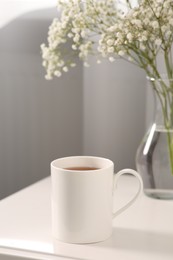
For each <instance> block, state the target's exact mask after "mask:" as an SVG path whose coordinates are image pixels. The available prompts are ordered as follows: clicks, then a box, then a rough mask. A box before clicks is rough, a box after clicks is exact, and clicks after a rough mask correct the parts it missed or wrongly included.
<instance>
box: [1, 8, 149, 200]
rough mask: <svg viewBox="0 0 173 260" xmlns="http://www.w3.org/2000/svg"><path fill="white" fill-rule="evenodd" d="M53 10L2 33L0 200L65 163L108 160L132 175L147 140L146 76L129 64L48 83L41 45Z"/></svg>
mask: <svg viewBox="0 0 173 260" xmlns="http://www.w3.org/2000/svg"><path fill="white" fill-rule="evenodd" d="M56 15H57V13H56V10H54V9H50V10H40V11H35V12H31V13H28V14H25V15H23V16H20V17H19V18H18V19H16V20H14V21H13V22H11V23H9V24H8V25H6V26H5V27H3V28H2V29H0V39H1V40H0V80H1V81H0V198H2V197H5V196H7V195H9V194H11V193H13V192H15V191H17V190H19V189H21V188H22V187H25V186H27V185H29V184H31V183H34V182H35V181H37V180H39V179H41V178H43V177H45V176H47V175H49V174H50V170H49V164H50V162H51V161H52V160H53V159H55V158H58V157H61V156H68V155H79V154H87V155H96V156H105V157H108V158H110V159H112V160H113V161H114V162H115V169H116V170H119V169H120V168H124V167H133V168H134V167H135V153H136V149H137V147H138V145H139V142H140V141H141V138H142V137H143V134H144V132H145V120H144V118H145V88H144V85H145V75H144V73H143V72H142V71H141V70H140V69H138V68H137V67H134V66H133V65H130V64H129V63H127V62H124V61H117V62H116V63H114V64H110V63H109V62H107V61H105V62H103V64H101V65H96V63H95V58H93V59H92V60H91V65H92V66H91V67H90V68H85V69H83V68H82V65H81V64H80V63H79V64H78V66H77V68H75V69H73V70H72V71H71V72H69V73H67V74H65V75H64V76H63V77H62V78H60V79H54V80H53V81H46V80H45V79H44V69H43V68H42V66H41V55H40V44H41V43H42V42H46V37H47V30H48V26H49V24H50V23H51V21H52V18H53V17H55V16H56Z"/></svg>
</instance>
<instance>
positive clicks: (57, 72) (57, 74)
mask: <svg viewBox="0 0 173 260" xmlns="http://www.w3.org/2000/svg"><path fill="white" fill-rule="evenodd" d="M54 75H55V76H57V77H61V75H62V73H61V72H60V71H59V70H55V72H54Z"/></svg>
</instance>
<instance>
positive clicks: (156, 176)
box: [136, 77, 173, 199]
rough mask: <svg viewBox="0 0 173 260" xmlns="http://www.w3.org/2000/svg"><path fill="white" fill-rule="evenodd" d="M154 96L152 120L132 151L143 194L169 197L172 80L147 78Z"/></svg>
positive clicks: (172, 190)
mask: <svg viewBox="0 0 173 260" xmlns="http://www.w3.org/2000/svg"><path fill="white" fill-rule="evenodd" d="M147 81H148V84H149V85H150V87H151V88H152V89H153V95H154V99H153V100H154V120H153V123H152V125H151V127H150V129H149V131H148V132H147V133H146V135H145V136H144V138H143V140H142V142H141V144H140V145H139V147H138V150H137V154H136V167H137V170H138V172H139V173H140V174H141V176H142V179H143V182H144V193H145V194H146V195H147V196H149V197H153V198H157V199H173V80H172V79H167V78H163V79H160V78H159V79H154V78H149V77H147Z"/></svg>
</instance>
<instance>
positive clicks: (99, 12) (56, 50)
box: [41, 0, 173, 173]
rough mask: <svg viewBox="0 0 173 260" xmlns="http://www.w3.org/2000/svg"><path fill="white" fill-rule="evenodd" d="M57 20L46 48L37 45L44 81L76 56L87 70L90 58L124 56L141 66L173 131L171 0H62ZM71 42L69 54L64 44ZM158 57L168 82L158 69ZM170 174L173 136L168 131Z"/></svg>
mask: <svg viewBox="0 0 173 260" xmlns="http://www.w3.org/2000/svg"><path fill="white" fill-rule="evenodd" d="M58 10H60V18H55V19H54V20H53V22H52V24H51V26H50V28H49V32H48V45H47V46H46V45H45V44H42V45H41V50H42V58H43V66H44V67H45V68H46V71H47V74H46V79H52V78H53V77H54V76H58V77H59V76H61V75H62V73H63V72H67V71H68V70H69V68H71V67H74V66H76V63H75V58H76V56H78V57H79V58H80V59H82V60H83V62H84V65H85V66H89V62H88V58H89V56H90V55H95V57H97V63H100V62H101V61H102V59H103V58H107V59H109V60H110V62H114V60H115V59H116V58H122V59H125V60H128V61H130V62H131V63H133V64H135V65H137V66H138V67H140V68H142V69H143V70H144V71H145V72H146V74H147V75H148V77H150V78H153V79H160V85H159V87H158V85H157V84H156V82H155V81H154V80H153V81H152V86H153V89H154V90H155V91H156V94H157V95H158V98H159V100H160V102H161V106H162V111H163V115H164V125H165V127H166V129H167V130H170V129H172V128H173V80H172V78H173V63H172V53H171V47H172V42H173V0H141V1H139V0H136V1H135V0H68V1H63V0H60V1H59V2H58ZM67 42H70V43H71V51H70V52H69V51H68V52H67V50H66V48H65V44H66V43H67ZM159 53H162V55H163V58H164V67H165V71H166V77H167V78H168V79H170V80H168V83H167V82H165V81H164V79H162V76H161V74H160V72H159V70H158V65H157V56H158V54H159ZM168 146H169V153H170V161H171V169H172V173H173V134H171V133H170V132H169V133H168Z"/></svg>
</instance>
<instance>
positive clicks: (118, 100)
mask: <svg viewBox="0 0 173 260" xmlns="http://www.w3.org/2000/svg"><path fill="white" fill-rule="evenodd" d="M90 62H91V67H89V68H86V69H85V73H84V153H85V154H93V155H99V156H106V157H108V158H110V159H112V160H113V161H114V163H115V170H116V171H117V170H120V169H121V168H124V167H132V168H135V154H136V149H137V147H138V145H139V142H140V141H141V138H142V137H143V134H144V132H145V120H144V118H145V95H146V94H145V93H146V88H145V74H144V72H143V71H142V70H140V69H139V68H137V67H135V66H134V65H131V64H130V63H128V62H126V61H123V60H117V61H116V62H114V63H110V62H109V61H104V62H103V63H102V64H100V65H96V61H95V59H94V58H92V59H91V60H90Z"/></svg>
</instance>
